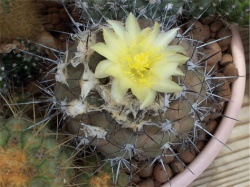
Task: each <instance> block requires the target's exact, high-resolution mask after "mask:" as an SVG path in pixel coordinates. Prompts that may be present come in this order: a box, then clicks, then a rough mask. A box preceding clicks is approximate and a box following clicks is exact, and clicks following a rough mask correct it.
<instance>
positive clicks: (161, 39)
mask: <svg viewBox="0 0 250 187" xmlns="http://www.w3.org/2000/svg"><path fill="white" fill-rule="evenodd" d="M178 30H179V28H174V29H171V30H169V31H167V32H165V33H160V34H159V35H158V37H157V38H156V40H155V45H156V46H159V47H164V46H167V45H168V44H169V43H170V42H171V41H172V40H173V39H174V38H175V36H176V34H177V31H178Z"/></svg>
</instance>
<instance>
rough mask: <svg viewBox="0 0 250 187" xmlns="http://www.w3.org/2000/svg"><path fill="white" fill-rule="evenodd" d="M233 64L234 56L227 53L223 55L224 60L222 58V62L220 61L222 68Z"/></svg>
mask: <svg viewBox="0 0 250 187" xmlns="http://www.w3.org/2000/svg"><path fill="white" fill-rule="evenodd" d="M232 62H233V57H232V55H231V54H228V53H226V54H223V55H222V58H221V61H220V65H221V66H225V65H227V64H229V63H232Z"/></svg>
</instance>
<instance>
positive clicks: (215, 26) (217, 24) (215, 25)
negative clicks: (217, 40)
mask: <svg viewBox="0 0 250 187" xmlns="http://www.w3.org/2000/svg"><path fill="white" fill-rule="evenodd" d="M223 25H224V24H223V22H222V21H221V20H216V21H214V22H213V23H211V25H210V30H211V31H212V32H217V31H219V30H220V28H221V27H223Z"/></svg>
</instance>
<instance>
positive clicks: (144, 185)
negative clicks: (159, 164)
mask: <svg viewBox="0 0 250 187" xmlns="http://www.w3.org/2000/svg"><path fill="white" fill-rule="evenodd" d="M137 186H138V187H154V181H153V179H151V178H148V179H146V180H143V181H141V182H139V183H138V184H137Z"/></svg>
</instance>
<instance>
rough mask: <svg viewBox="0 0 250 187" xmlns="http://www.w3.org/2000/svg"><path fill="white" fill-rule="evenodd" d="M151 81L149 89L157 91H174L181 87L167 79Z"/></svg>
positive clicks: (179, 89)
mask: <svg viewBox="0 0 250 187" xmlns="http://www.w3.org/2000/svg"><path fill="white" fill-rule="evenodd" d="M152 82H153V84H152V85H151V89H153V90H155V91H157V92H163V93H175V92H179V91H181V89H182V88H181V87H180V86H179V85H178V84H176V83H175V82H173V81H171V80H168V79H155V80H152Z"/></svg>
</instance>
